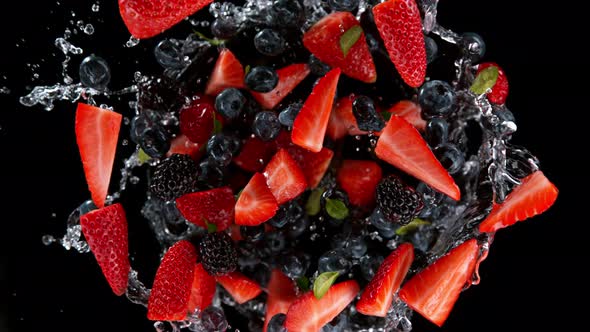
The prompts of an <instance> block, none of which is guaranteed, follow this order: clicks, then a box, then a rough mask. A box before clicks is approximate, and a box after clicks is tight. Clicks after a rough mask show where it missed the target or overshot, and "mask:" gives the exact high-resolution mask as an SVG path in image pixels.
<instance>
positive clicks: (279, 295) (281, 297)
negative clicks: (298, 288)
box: [262, 269, 297, 332]
mask: <svg viewBox="0 0 590 332" xmlns="http://www.w3.org/2000/svg"><path fill="white" fill-rule="evenodd" d="M296 299H297V294H295V288H294V287H293V281H292V280H291V279H289V277H287V276H286V275H285V274H284V273H283V272H281V270H279V269H273V270H272V272H271V274H270V281H269V282H268V298H267V300H266V315H265V318H264V328H263V330H262V331H263V332H266V330H267V326H268V323H269V322H270V319H271V318H272V317H273V316H274V315H276V314H286V313H287V311H288V310H289V307H290V306H291V304H292V303H293V302H294V301H295V300H296Z"/></svg>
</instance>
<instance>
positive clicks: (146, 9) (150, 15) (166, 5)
mask: <svg viewBox="0 0 590 332" xmlns="http://www.w3.org/2000/svg"><path fill="white" fill-rule="evenodd" d="M211 2H213V0H119V11H120V13H121V17H122V18H123V22H125V25H126V26H127V29H129V32H131V34H132V35H133V36H134V37H135V38H138V39H145V38H150V37H153V36H156V35H158V34H160V33H162V32H164V31H166V30H168V29H170V28H171V27H173V26H174V25H176V23H178V22H180V21H182V20H183V19H184V18H186V17H187V16H190V15H192V14H194V13H195V12H196V11H198V10H199V9H201V8H203V7H205V6H207V5H208V4H210V3H211Z"/></svg>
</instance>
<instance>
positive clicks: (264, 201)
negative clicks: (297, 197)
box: [236, 173, 279, 226]
mask: <svg viewBox="0 0 590 332" xmlns="http://www.w3.org/2000/svg"><path fill="white" fill-rule="evenodd" d="M278 208H279V206H278V205H277V200H276V199H275V197H274V196H273V195H272V192H271V191H270V189H269V188H268V186H267V185H266V179H265V178H264V175H262V174H261V173H256V174H254V176H253V177H252V179H250V182H248V184H247V185H246V187H245V188H244V190H242V193H241V194H240V197H239V198H238V202H237V203H236V224H237V225H245V226H256V225H260V224H262V223H263V222H265V221H267V220H268V219H270V218H272V217H273V216H274V215H275V214H276V213H277V209H278Z"/></svg>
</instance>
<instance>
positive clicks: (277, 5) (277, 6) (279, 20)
mask: <svg viewBox="0 0 590 332" xmlns="http://www.w3.org/2000/svg"><path fill="white" fill-rule="evenodd" d="M265 14H266V15H265V19H266V24H268V25H270V26H273V27H278V28H285V27H297V26H298V25H299V23H300V22H301V20H302V18H303V7H301V4H300V3H299V1H297V0H275V1H274V2H273V3H272V6H270V7H269V8H268V9H267V11H266V12H265Z"/></svg>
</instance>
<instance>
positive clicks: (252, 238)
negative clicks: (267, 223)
mask: <svg viewBox="0 0 590 332" xmlns="http://www.w3.org/2000/svg"><path fill="white" fill-rule="evenodd" d="M264 232H265V228H264V224H262V225H258V226H240V235H242V238H243V239H244V240H246V241H248V242H258V241H260V240H262V238H263V237H264Z"/></svg>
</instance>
